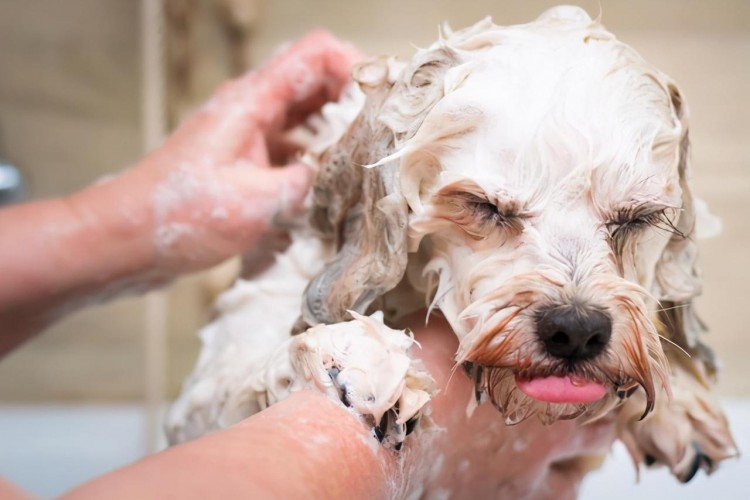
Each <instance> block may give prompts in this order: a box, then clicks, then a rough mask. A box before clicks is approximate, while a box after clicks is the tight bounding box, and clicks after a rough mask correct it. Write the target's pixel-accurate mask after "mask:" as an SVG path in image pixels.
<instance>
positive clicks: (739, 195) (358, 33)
mask: <svg viewBox="0 0 750 500" xmlns="http://www.w3.org/2000/svg"><path fill="white" fill-rule="evenodd" d="M557 3H559V2H555V1H542V0H527V1H510V0H495V1H489V0H488V1H480V0H474V1H471V0H464V1H462V2H452V1H448V0H380V1H378V2H369V1H364V0H348V1H346V0H316V1H311V0H163V1H161V2H160V1H159V0H143V1H140V2H137V1H124V0H65V1H59V0H0V162H4V163H5V164H7V165H11V166H12V167H13V171H15V172H20V174H21V175H20V177H21V178H22V179H23V185H24V189H23V191H24V193H25V196H26V199H38V198H44V197H51V196H58V195H65V194H68V193H71V192H73V191H75V190H78V189H80V188H82V187H84V186H86V185H87V184H89V183H91V182H94V181H95V180H97V179H98V178H100V177H102V176H104V175H107V174H108V173H111V172H114V171H117V170H120V169H122V168H126V167H127V166H128V165H130V164H132V163H134V162H136V161H137V160H138V159H139V158H140V157H141V156H142V155H143V154H144V151H145V150H146V149H147V147H148V145H149V144H153V142H154V141H155V140H158V136H159V135H160V134H161V131H162V130H163V131H168V130H169V129H171V128H173V127H174V125H175V124H176V123H178V122H179V121H180V119H181V118H183V117H184V116H185V115H186V114H188V113H189V112H190V110H192V109H194V108H195V106H197V105H198V104H200V102H202V101H203V100H204V99H205V98H206V97H207V96H208V95H209V94H210V92H211V91H212V89H213V88H214V87H216V85H218V84H219V83H220V82H222V81H223V80H225V79H227V78H229V77H231V76H234V75H237V74H239V73H241V72H243V71H245V70H246V69H247V68H251V67H254V66H257V65H258V64H260V63H262V62H263V61H264V60H265V59H266V58H268V57H269V55H270V54H271V53H272V52H273V50H274V49H275V48H277V47H278V46H279V45H280V44H283V43H285V42H287V41H290V40H293V39H294V38H297V37H299V36H300V35H302V34H304V33H305V32H307V31H309V30H311V29H314V28H318V27H323V28H326V29H328V30H330V31H332V32H334V33H335V34H336V35H338V36H339V37H341V38H343V39H347V40H351V41H352V42H353V43H355V44H356V45H357V46H359V47H360V48H361V49H362V50H363V51H365V52H367V53H370V54H373V55H377V54H398V55H402V56H405V57H408V56H409V55H410V54H411V53H413V50H414V49H413V47H414V46H426V45H428V44H429V43H431V42H432V41H433V40H434V39H435V38H436V36H437V26H438V24H440V23H441V22H443V21H445V20H447V21H449V22H450V24H451V25H452V26H453V27H454V28H460V27H464V26H466V25H468V24H471V23H474V22H476V21H477V20H479V19H481V18H482V17H485V16H487V15H491V16H492V17H493V19H494V21H495V22H496V23H498V24H514V23H521V22H526V21H529V20H531V19H533V18H534V17H536V16H537V15H538V14H540V13H541V12H542V11H544V10H545V9H547V8H549V7H551V6H553V5H556V4H557ZM577 4H578V5H581V6H582V7H584V8H585V9H586V10H588V12H589V13H590V14H591V15H592V17H596V16H597V14H598V13H599V10H600V7H601V10H602V17H603V22H604V24H605V25H606V26H607V27H608V28H609V29H610V30H612V31H613V32H614V33H615V34H616V35H617V36H618V37H619V38H620V39H622V40H624V41H626V42H627V43H629V44H631V45H632V46H634V47H635V48H636V49H637V50H638V51H639V52H640V53H641V54H642V55H643V56H644V57H645V58H646V59H647V60H649V61H650V62H652V63H653V64H655V65H656V66H658V67H659V68H661V69H662V70H664V71H665V72H666V73H668V74H669V75H670V76H672V77H673V78H674V79H675V80H676V81H677V82H678V84H679V85H680V87H681V89H682V91H683V94H684V95H685V96H686V98H687V101H688V104H689V106H690V109H691V114H692V119H691V123H692V138H693V160H694V161H693V164H694V187H695V191H696V192H697V194H698V195H699V196H701V197H702V198H704V199H705V200H706V201H707V202H708V204H709V206H710V207H711V209H712V210H713V211H714V213H716V214H717V215H719V216H720V217H721V218H722V219H723V221H724V230H723V232H722V234H721V236H719V237H717V238H714V239H711V240H707V241H702V242H701V244H700V248H701V254H702V264H701V266H702V269H703V272H704V276H705V289H704V297H702V298H701V299H700V301H699V312H700V313H701V315H702V317H703V318H704V319H705V321H706V322H707V324H708V325H709V327H710V329H711V334H710V338H709V339H708V343H709V344H710V345H712V346H713V347H714V348H715V349H716V351H717V352H718V354H719V357H720V358H721V359H722V360H723V362H724V371H723V373H722V378H721V381H720V385H719V391H720V393H721V395H722V397H723V398H724V399H725V400H726V401H727V405H728V408H729V410H728V411H729V414H730V419H731V420H732V421H733V426H734V428H735V430H736V432H737V434H738V440H739V444H740V447H741V448H743V446H742V445H743V444H744V449H745V450H748V449H750V424H748V422H750V368H749V367H748V365H749V364H750V363H749V362H748V361H747V360H746V359H744V356H745V354H744V353H745V352H746V351H747V352H750V335H747V334H745V333H744V328H745V325H744V322H745V320H744V319H743V318H744V317H743V316H742V311H743V310H744V307H745V302H744V301H745V300H747V298H748V293H747V291H746V284H747V283H748V282H750V266H748V265H747V263H746V261H745V260H744V258H743V257H742V255H746V254H745V252H746V251H747V245H748V244H750V212H749V209H750V170H749V169H748V166H749V165H750V148H748V146H747V141H748V139H750V121H748V119H747V117H748V116H750V99H748V98H747V96H746V93H747V89H748V88H750V2H747V1H745V0H715V1H712V2H705V1H703V0H660V1H658V2H655V1H653V0H631V1H628V2H623V1H616V0H601V2H599V1H596V0H594V1H580V2H577ZM160 13H161V14H160ZM149 82H150V83H149ZM154 98H156V99H155V100H154ZM144 102H147V103H150V106H151V109H150V108H149V106H144ZM154 106H157V107H158V108H159V109H153V107H154ZM149 109H150V111H149ZM4 171H5V172H6V174H5V175H6V177H5V178H6V179H7V178H8V175H9V174H7V172H9V171H11V169H10V167H6V169H5V170H4ZM2 172H3V171H0V190H2V181H3V176H2ZM6 182H8V181H6ZM4 199H5V200H6V201H7V199H9V198H2V197H0V202H2V201H1V200H4ZM1 230H2V228H0V231H1ZM18 244H19V245H22V244H23V242H18ZM0 286H1V284H0ZM212 293H213V292H212V286H211V284H210V281H209V280H208V279H207V276H206V275H205V274H204V275H199V276H194V277H190V278H187V279H184V280H182V281H180V282H178V283H176V284H174V285H173V286H172V287H171V288H169V289H168V290H166V291H165V292H163V293H161V294H158V295H156V296H151V297H150V298H145V297H129V298H122V299H120V300H117V301H115V302H113V303H110V304H107V305H104V306H98V307H94V308H90V309H88V310H85V311H81V312H79V313H77V314H74V315H72V316H70V317H69V318H67V319H65V320H64V321H62V322H60V323H59V324H57V325H55V326H54V327H53V328H50V329H49V331H47V332H46V333H45V334H44V335H42V336H39V337H38V338H36V339H34V340H33V341H31V342H29V343H28V344H26V345H25V346H23V347H22V348H20V349H18V350H17V351H15V352H14V353H12V354H11V355H9V356H7V357H6V358H5V359H3V360H2V362H0V475H4V476H6V477H8V478H10V479H11V480H14V481H17V482H19V483H20V484H21V485H23V486H24V487H26V488H28V489H30V490H31V491H33V492H36V493H37V494H40V495H42V496H51V495H54V494H58V493H61V492H62V491H64V490H65V489H67V488H69V487H71V486H73V485H75V484H77V483H79V482H81V481H84V480H85V479H87V478H89V477H92V476H94V475H96V474H100V473H102V472H105V471H107V470H110V469H112V468H114V467H117V466H119V465H122V464H125V463H128V462H130V461H132V460H134V459H136V458H137V457H139V456H142V455H143V454H145V453H147V452H149V451H150V450H154V449H157V448H158V447H159V446H161V441H160V438H159V435H160V430H159V424H158V413H159V411H160V410H161V409H163V406H164V404H165V402H166V401H168V400H170V399H171V398H173V397H174V396H175V395H176V394H177V392H178V390H179V386H180V384H181V382H182V379H183V378H184V377H185V376H186V375H187V373H188V372H189V370H190V369H191V367H192V364H193V362H194V360H195V357H196V355H197V352H198V349H199V347H200V346H199V343H198V340H197V338H196V335H195V334H196V332H197V330H198V328H199V327H200V326H201V325H202V324H203V323H204V322H205V321H206V320H207V317H208V314H209V312H210V301H211V297H212ZM742 467H743V463H741V462H735V463H732V464H729V465H728V466H727V467H726V471H725V470H721V471H720V472H719V473H718V474H717V475H716V476H715V477H713V478H712V479H711V481H706V480H705V478H700V479H699V480H698V482H697V483H696V484H694V485H691V487H688V488H679V487H677V486H674V485H672V481H671V480H666V474H663V471H661V473H660V472H649V473H647V474H645V475H642V476H643V477H642V482H644V483H645V485H641V487H640V489H638V490H637V491H638V493H637V494H639V495H641V497H643V498H652V497H656V495H661V496H664V495H667V497H670V498H672V497H673V498H699V497H704V498H705V496H706V495H708V494H710V495H711V496H714V497H719V498H741V494H740V492H741V490H737V489H734V485H735V484H741V482H740V480H741V476H740V469H741V468H742ZM744 467H745V468H747V467H748V462H747V461H745V462H744ZM634 482H635V473H634V472H633V469H632V466H631V465H630V464H629V463H628V460H627V458H626V457H625V456H624V455H623V453H622V450H621V449H616V450H615V452H614V460H613V461H611V462H610V463H609V464H608V465H607V466H606V467H605V470H604V471H602V472H601V473H598V475H595V476H593V477H592V478H591V480H590V481H589V482H588V483H587V485H586V487H585V489H584V496H585V497H587V498H600V497H601V496H600V492H605V491H606V492H607V495H608V496H609V497H612V498H620V497H619V496H618V495H622V498H625V497H626V496H628V495H630V494H633V490H632V488H633V484H634ZM615 485H616V486H615ZM602 494H603V493H602Z"/></svg>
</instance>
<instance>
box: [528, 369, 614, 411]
mask: <svg viewBox="0 0 750 500" xmlns="http://www.w3.org/2000/svg"><path fill="white" fill-rule="evenodd" d="M516 385H518V388H519V389H520V390H521V392H523V393H524V394H526V395H527V396H528V397H530V398H532V399H535V400H537V401H542V402H545V403H571V404H576V403H592V402H594V401H598V400H600V399H602V398H603V397H604V396H606V395H607V393H608V392H609V387H608V386H607V385H605V384H603V383H601V382H598V381H596V380H591V379H588V378H585V377H582V376H580V375H575V374H569V375H563V376H558V375H551V376H544V377H521V376H519V375H516Z"/></svg>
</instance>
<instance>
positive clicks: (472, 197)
mask: <svg viewBox="0 0 750 500" xmlns="http://www.w3.org/2000/svg"><path fill="white" fill-rule="evenodd" d="M438 199H439V200H440V203H439V205H440V207H441V210H440V215H439V216H440V217H441V218H443V219H446V220H450V221H451V222H453V223H455V224H457V225H458V226H459V227H460V228H461V229H462V230H463V231H464V232H466V233H467V234H469V235H470V236H472V237H473V238H475V239H484V238H486V237H488V236H491V235H493V234H498V233H497V229H498V228H499V229H501V230H502V232H503V233H505V234H519V233H521V231H523V221H524V219H526V218H528V217H529V214H528V213H526V212H525V211H523V207H522V205H521V203H520V202H518V201H515V200H512V201H505V202H503V203H500V204H495V203H492V202H491V201H490V200H488V199H487V198H485V197H484V196H480V195H478V194H475V193H474V192H468V191H461V190H456V189H443V190H441V191H440V192H439V193H438Z"/></svg>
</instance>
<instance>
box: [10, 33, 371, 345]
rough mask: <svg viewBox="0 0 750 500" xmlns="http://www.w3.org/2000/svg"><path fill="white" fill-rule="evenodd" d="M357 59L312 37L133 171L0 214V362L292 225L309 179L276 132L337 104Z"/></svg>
mask: <svg viewBox="0 0 750 500" xmlns="http://www.w3.org/2000/svg"><path fill="white" fill-rule="evenodd" d="M359 57H360V56H359V54H358V53H357V52H356V50H355V49H354V48H353V47H351V46H350V45H348V44H345V43H342V42H340V41H338V40H336V39H335V38H334V37H332V36H331V35H329V34H327V33H324V32H315V33H312V34H310V35H308V36H306V37H304V38H302V39H301V40H299V41H298V42H296V43H295V44H293V45H291V46H290V47H289V48H287V49H286V50H283V51H281V52H280V53H278V54H277V55H276V56H274V57H273V58H272V59H271V60H270V61H269V62H268V64H266V65H265V66H264V67H262V68H261V69H260V70H258V71H256V72H251V73H249V74H247V75H245V76H243V77H241V78H239V79H237V80H235V81H231V82H228V83H226V84H225V85H224V86H222V87H221V88H220V89H219V90H218V91H217V92H216V94H215V95H214V96H213V97H212V98H211V99H210V100H209V101H208V103H206V104H205V105H204V106H203V107H202V108H201V109H200V110H198V111H197V112H196V113H195V114H194V115H193V116H192V117H191V118H190V119H188V120H187V121H186V122H185V123H184V124H182V125H181V126H180V127H179V129H178V130H177V131H176V132H175V133H174V134H173V135H172V136H171V137H169V138H168V139H167V140H166V141H165V143H164V144H163V145H162V146H161V147H159V148H158V149H157V150H155V151H153V152H152V153H151V154H150V155H149V156H147V157H146V158H145V159H143V160H142V161H141V162H140V163H138V164H137V165H136V166H134V167H133V168H130V169H128V170H126V171H124V172H122V173H121V174H119V175H117V176H116V177H114V178H111V179H108V180H105V181H101V182H98V183H95V184H94V185H92V186H90V187H89V188H87V189H84V190H82V191H80V192H78V193H75V194H73V195H71V196H68V197H65V198H58V199H52V200H46V201H41V202H35V203H28V204H25V205H19V206H15V207H10V208H6V209H4V210H2V211H0V228H2V230H0V262H1V263H2V265H3V269H2V272H1V273H0V274H1V275H2V277H3V278H2V282H0V355H2V354H3V353H6V352H8V351H9V350H11V349H12V348H13V347H15V346H16V345H18V344H20V343H21V342H23V341H24V340H25V339H27V338H28V337H30V336H31V335H33V334H35V333H37V332H38V331H40V330H42V329H44V328H45V327H46V326H47V325H49V324H50V323H52V322H53V321H55V320H56V319H58V318H59V317H61V316H63V315H64V314H66V313H67V312H69V311H72V310H74V309H76V308H78V307H81V306H82V305H85V304H89V303H92V302H101V301H104V300H106V299H108V298H111V297H112V296H115V295H118V294H121V293H124V292H127V291H144V290H147V289H149V288H153V287H155V286H158V285H161V284H164V283H167V282H169V281H170V280H172V279H174V278H175V277H177V276H179V275H181V274H183V273H187V272H190V271H195V270H199V269H204V268H207V267H209V266H212V265H214V264H218V263H220V262H222V261H223V260H225V259H227V258H229V257H232V256H234V255H237V254H240V253H242V252H245V251H247V250H248V249H250V248H251V247H253V246H256V245H257V244H258V243H259V241H261V240H262V239H263V238H264V237H266V236H267V235H268V234H269V233H271V232H272V229H273V228H274V223H275V222H277V221H283V220H284V219H285V218H288V217H290V216H293V215H294V214H295V213H296V212H297V211H298V210H299V209H300V205H301V203H302V200H303V198H304V196H305V194H306V192H307V190H308V188H309V184H310V182H311V177H312V174H311V172H310V171H309V170H308V169H306V168H305V167H304V166H302V165H301V164H296V163H294V160H295V159H296V157H295V154H296V151H294V150H293V148H291V147H290V146H289V145H288V144H287V143H285V141H284V133H285V131H287V130H288V129H289V128H291V127H294V126H295V125H297V124H299V123H301V122H302V121H304V119H305V118H306V117H307V116H309V115H310V114H311V113H313V112H314V111H316V110H318V109H320V107H321V106H322V105H323V104H324V103H326V102H328V101H330V100H333V99H336V98H337V97H338V94H339V92H340V91H341V88H342V87H343V86H344V85H345V84H346V83H347V82H348V80H349V77H350V72H351V67H352V65H353V64H354V62H356V61H357V60H358V59H359ZM290 162H291V164H289V163H290ZM277 166H278V167H277ZM274 167H276V168H274Z"/></svg>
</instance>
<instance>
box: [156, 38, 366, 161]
mask: <svg viewBox="0 0 750 500" xmlns="http://www.w3.org/2000/svg"><path fill="white" fill-rule="evenodd" d="M361 58H362V56H361V55H360V54H359V52H357V50H356V49H354V47H353V46H351V45H350V44H348V43H345V42H342V41H340V40H338V39H336V38H335V37H334V36H332V35H330V34H329V33H326V32H324V31H316V32H313V33H310V34H308V35H307V36H305V37H303V38H301V39H300V40H299V41H297V42H296V43H294V44H293V45H292V46H291V47H289V48H288V49H286V50H284V51H282V52H281V53H280V54H278V55H276V56H274V57H273V58H272V59H271V60H270V61H269V62H268V63H267V64H266V65H265V66H264V67H262V68H261V69H260V70H258V71H256V72H251V73H248V74H247V75H245V76H243V77H241V78H239V79H237V80H234V81H231V82H228V83H226V84H224V85H223V86H222V87H221V88H220V89H219V90H218V91H217V92H216V94H215V95H214V97H213V98H212V99H211V100H210V101H209V102H208V103H207V104H206V105H205V106H204V108H203V109H202V110H201V111H200V112H199V113H197V114H196V115H195V116H193V117H192V118H191V119H190V120H189V121H188V122H187V123H185V124H184V125H183V126H181V127H180V129H179V130H178V132H177V133H176V134H175V136H174V138H173V140H171V141H170V142H172V145H173V146H175V147H176V148H177V149H179V150H180V152H181V153H183V154H182V156H183V157H184V156H189V157H191V158H196V159H200V161H201V162H202V163H204V164H208V163H213V164H227V163H230V162H231V161H233V160H234V159H236V158H238V157H241V156H246V154H245V153H247V152H252V153H251V154H252V156H253V158H252V160H253V161H254V162H255V163H256V164H258V165H267V164H268V161H267V160H265V161H263V159H262V158H258V157H257V155H261V156H262V155H263V154H266V153H259V152H258V151H264V150H265V148H264V144H263V142H264V141H263V140H259V134H260V137H263V136H266V135H268V134H269V133H271V132H272V131H278V130H280V129H282V128H283V126H284V124H285V122H286V119H287V117H292V118H293V119H294V120H296V121H299V120H300V119H301V118H300V115H304V116H305V117H306V116H308V115H309V114H310V113H311V112H314V111H316V110H318V109H319V108H320V106H322V105H323V104H324V103H325V102H327V101H330V100H333V99H335V98H337V97H338V95H339V93H340V91H341V89H342V87H343V86H344V85H345V84H346V83H347V82H348V81H349V79H350V73H351V68H352V65H353V64H354V63H355V62H357V61H358V60H360V59H361ZM185 153H186V154H185Z"/></svg>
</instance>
